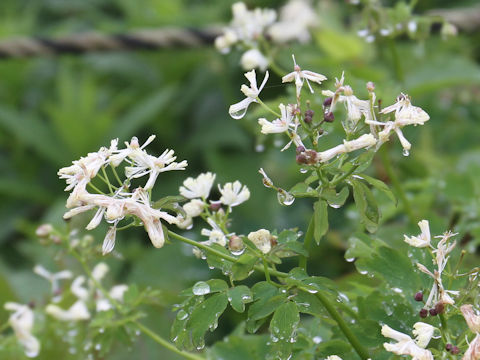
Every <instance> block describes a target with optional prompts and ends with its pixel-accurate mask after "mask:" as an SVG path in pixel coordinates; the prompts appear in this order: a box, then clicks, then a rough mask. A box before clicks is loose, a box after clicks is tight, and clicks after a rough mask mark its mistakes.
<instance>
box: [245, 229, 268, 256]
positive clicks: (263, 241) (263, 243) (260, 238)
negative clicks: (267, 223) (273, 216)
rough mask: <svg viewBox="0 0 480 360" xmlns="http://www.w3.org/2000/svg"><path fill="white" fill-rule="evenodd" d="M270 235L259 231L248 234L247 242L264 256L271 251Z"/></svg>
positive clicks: (262, 230)
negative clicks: (251, 243)
mask: <svg viewBox="0 0 480 360" xmlns="http://www.w3.org/2000/svg"><path fill="white" fill-rule="evenodd" d="M271 238H272V235H271V234H270V231H268V230H265V229H260V230H258V231H254V232H251V233H250V234H248V240H250V241H251V242H253V243H254V244H255V246H256V247H257V248H258V249H259V250H260V251H261V252H262V253H264V254H268V253H269V252H270V250H271V249H272V240H271Z"/></svg>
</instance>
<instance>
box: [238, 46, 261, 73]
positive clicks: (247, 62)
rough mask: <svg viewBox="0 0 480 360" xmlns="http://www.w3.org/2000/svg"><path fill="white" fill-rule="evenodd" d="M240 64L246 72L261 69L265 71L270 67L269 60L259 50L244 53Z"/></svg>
mask: <svg viewBox="0 0 480 360" xmlns="http://www.w3.org/2000/svg"><path fill="white" fill-rule="evenodd" d="M240 63H241V64H242V67H243V69H244V70H252V69H260V70H262V71H265V70H266V69H267V67H268V59H267V58H266V57H265V56H264V55H263V54H262V53H261V52H260V50H258V49H250V50H248V51H246V52H244V53H243V55H242V58H241V59H240Z"/></svg>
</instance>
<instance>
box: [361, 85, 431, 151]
mask: <svg viewBox="0 0 480 360" xmlns="http://www.w3.org/2000/svg"><path fill="white" fill-rule="evenodd" d="M391 112H395V121H393V122H392V121H387V122H384V123H383V122H379V121H374V120H366V121H365V123H367V124H369V125H378V126H383V130H382V131H381V132H379V133H378V140H379V142H378V146H380V145H381V144H383V143H384V142H386V141H388V140H389V138H390V134H391V133H392V131H394V132H395V133H396V134H397V136H398V139H399V140H400V143H401V144H402V147H403V150H404V154H405V155H408V152H409V150H410V148H411V147H412V145H411V144H410V142H409V141H408V140H407V139H406V138H405V136H404V135H403V132H402V130H401V128H402V127H404V126H406V125H423V124H425V122H427V121H428V120H429V119H430V116H429V115H428V114H427V113H426V112H425V111H423V110H422V109H421V108H419V107H417V106H413V105H412V104H411V102H410V98H409V97H408V96H407V95H404V94H402V95H400V96H399V97H398V99H397V102H396V103H395V104H393V105H390V106H388V107H386V108H385V109H383V110H382V111H381V113H382V114H388V113H391Z"/></svg>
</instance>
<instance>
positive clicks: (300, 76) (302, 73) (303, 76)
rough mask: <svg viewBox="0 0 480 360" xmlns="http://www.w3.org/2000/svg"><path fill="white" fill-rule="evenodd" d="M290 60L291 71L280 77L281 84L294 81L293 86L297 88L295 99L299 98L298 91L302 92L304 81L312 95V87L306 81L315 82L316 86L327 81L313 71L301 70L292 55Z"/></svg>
mask: <svg viewBox="0 0 480 360" xmlns="http://www.w3.org/2000/svg"><path fill="white" fill-rule="evenodd" d="M292 58H293V64H294V66H293V71H292V72H291V73H289V74H287V75H285V76H284V77H282V83H285V82H291V81H295V86H296V88H297V99H299V98H300V91H301V90H302V86H303V83H304V81H306V82H307V85H308V88H309V89H310V92H311V93H312V94H313V89H312V86H311V85H310V82H309V81H308V80H310V81H313V82H316V83H317V84H321V83H322V81H324V80H327V77H326V76H324V75H322V74H318V73H315V72H313V71H309V70H302V69H301V68H300V66H298V65H297V63H296V61H295V56H294V55H292Z"/></svg>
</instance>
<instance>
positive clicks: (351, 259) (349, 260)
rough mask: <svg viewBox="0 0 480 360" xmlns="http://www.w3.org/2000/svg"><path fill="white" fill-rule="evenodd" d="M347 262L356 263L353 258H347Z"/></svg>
mask: <svg viewBox="0 0 480 360" xmlns="http://www.w3.org/2000/svg"><path fill="white" fill-rule="evenodd" d="M345 260H346V261H347V262H354V261H355V258H354V257H352V258H347V259H345Z"/></svg>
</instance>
